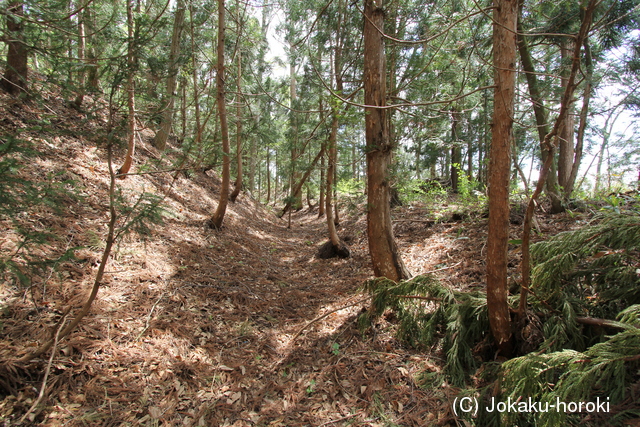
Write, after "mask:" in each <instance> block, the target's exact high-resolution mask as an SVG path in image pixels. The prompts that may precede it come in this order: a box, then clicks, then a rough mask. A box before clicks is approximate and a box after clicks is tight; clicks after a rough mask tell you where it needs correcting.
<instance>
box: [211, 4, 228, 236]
mask: <svg viewBox="0 0 640 427" xmlns="http://www.w3.org/2000/svg"><path fill="white" fill-rule="evenodd" d="M224 37H225V22H224V0H218V64H217V67H218V72H217V74H216V88H217V98H218V99H217V101H218V115H219V116H220V132H221V134H222V186H221V187H220V199H219V200H218V207H217V208H216V211H215V212H214V214H213V216H212V217H211V221H210V223H209V225H210V226H211V228H215V229H220V228H221V227H222V221H223V220H224V214H225V212H226V211H227V204H228V202H229V183H230V177H229V176H230V171H229V169H230V162H231V159H230V158H229V126H228V125H227V107H226V105H225V101H224Z"/></svg>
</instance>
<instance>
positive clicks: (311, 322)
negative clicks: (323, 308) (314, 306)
mask: <svg viewBox="0 0 640 427" xmlns="http://www.w3.org/2000/svg"><path fill="white" fill-rule="evenodd" d="M368 299H371V296H368V297H365V298H362V299H360V300H358V301H356V302H354V303H351V304H349V305H345V306H343V307H339V308H336V309H335V310H331V311H329V312H327V313H325V314H323V315H321V316H318V317H316V318H315V319H313V320H311V321H310V322H309V323H307V324H306V325H304V326H303V327H302V328H300V330H299V331H298V333H297V334H295V335H294V336H293V338H291V341H290V344H292V343H293V342H295V340H296V339H297V338H298V337H299V336H300V334H301V333H302V331H304V330H305V329H307V328H308V327H309V326H311V325H313V324H314V323H316V322H318V321H320V320H322V319H324V318H325V317H327V316H328V315H330V314H331V313H335V312H336V311H340V310H344V309H345V308H349V307H353V306H354V305H358V304H360V303H362V302H365V301H366V300H368Z"/></svg>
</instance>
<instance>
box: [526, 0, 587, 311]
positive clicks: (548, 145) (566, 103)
mask: <svg viewBox="0 0 640 427" xmlns="http://www.w3.org/2000/svg"><path fill="white" fill-rule="evenodd" d="M597 4H598V1H597V0H590V1H589V4H588V5H587V8H586V10H585V13H584V19H583V20H582V25H581V26H580V31H579V32H578V35H577V37H576V43H575V49H574V51H573V58H572V60H571V74H570V75H569V79H568V82H567V86H566V88H565V91H564V94H563V95H562V102H561V104H560V112H559V113H558V117H557V118H556V121H555V123H554V125H553V129H552V130H551V132H549V133H548V134H547V135H546V136H545V138H544V141H543V142H542V149H543V150H546V151H547V152H548V155H547V158H546V159H545V162H544V164H543V165H542V168H541V169H540V177H539V178H538V184H537V186H536V189H535V191H534V192H533V194H532V195H531V198H530V199H529V204H528V205H527V211H526V214H525V217H524V225H523V230H522V262H521V264H520V265H521V269H522V285H521V290H520V304H519V307H518V315H519V316H520V317H524V316H525V314H526V310H527V295H528V293H529V288H530V287H531V252H530V242H531V224H532V220H533V212H534V210H535V206H536V200H537V198H538V196H539V195H540V193H542V190H543V188H544V183H545V182H546V180H547V174H548V173H549V169H550V168H551V164H552V162H553V153H554V151H555V148H556V146H557V139H558V130H559V129H560V125H561V124H562V123H563V122H564V120H565V118H566V117H567V115H568V114H569V107H570V105H571V101H572V98H573V94H574V92H575V90H576V87H577V83H576V76H577V75H578V71H579V70H580V52H581V49H582V46H583V43H584V40H585V39H586V38H587V36H588V34H589V29H590V28H591V22H592V20H593V11H594V9H595V8H596V6H597Z"/></svg>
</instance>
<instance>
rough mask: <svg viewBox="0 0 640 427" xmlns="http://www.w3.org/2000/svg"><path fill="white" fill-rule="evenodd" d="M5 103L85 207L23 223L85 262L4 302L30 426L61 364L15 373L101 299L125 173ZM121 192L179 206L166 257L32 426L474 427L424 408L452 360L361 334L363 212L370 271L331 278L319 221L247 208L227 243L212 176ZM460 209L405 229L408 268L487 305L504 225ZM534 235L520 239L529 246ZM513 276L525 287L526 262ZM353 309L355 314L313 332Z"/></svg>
mask: <svg viewBox="0 0 640 427" xmlns="http://www.w3.org/2000/svg"><path fill="white" fill-rule="evenodd" d="M0 101H2V102H1V104H2V105H4V106H5V107H2V117H4V118H3V119H2V120H1V122H0V128H1V130H2V132H3V133H6V132H10V133H15V132H16V130H18V129H23V132H24V133H23V134H22V136H23V137H24V138H26V139H30V140H31V141H32V142H33V143H34V144H36V146H37V147H38V149H39V150H40V151H41V154H40V155H39V156H38V157H37V158H36V159H35V161H31V162H29V164H28V165H26V166H25V167H24V170H23V173H25V174H26V175H25V176H29V177H30V179H36V178H40V179H43V180H44V179H54V180H59V181H62V180H63V179H73V180H74V181H75V190H76V191H77V192H79V193H80V194H82V196H83V199H82V200H81V201H79V202H74V201H71V200H70V201H69V204H68V206H66V207H65V209H63V212H62V213H61V214H57V213H55V212H54V211H53V210H51V209H49V208H44V207H41V208H38V209H37V210H36V211H34V212H31V213H30V215H28V217H25V218H21V219H20V221H23V222H24V223H25V224H27V223H28V225H29V226H30V227H31V228H33V229H42V230H45V229H48V230H50V231H52V232H53V233H54V234H55V235H57V236H58V237H59V240H58V241H55V242H53V241H52V242H49V243H48V244H47V245H45V246H43V247H42V248H41V251H42V255H43V256H45V255H47V254H52V253H59V252H60V251H63V250H64V249H65V248H68V247H74V246H82V249H79V250H78V251H76V257H77V258H76V259H75V260H72V261H66V262H64V263H62V264H60V265H58V266H57V272H56V273H52V272H51V270H48V274H43V275H40V276H36V277H34V278H33V280H34V282H33V286H32V287H31V288H30V289H22V288H19V287H18V286H17V285H15V283H13V282H10V281H4V282H2V283H1V284H0V325H1V326H0V386H1V387H0V398H1V399H2V400H0V420H4V421H3V422H4V425H5V426H13V425H18V420H19V419H20V418H21V417H22V416H23V415H24V414H25V413H26V411H27V410H29V408H30V407H31V406H32V404H33V402H34V401H35V400H36V398H37V396H38V392H39V390H40V387H41V385H42V382H43V378H44V371H45V369H46V368H47V366H48V365H49V359H48V357H47V358H45V359H43V360H37V361H35V362H34V363H32V364H31V365H29V366H20V365H14V364H12V362H11V361H12V360H15V357H16V356H19V355H21V354H23V353H24V352H25V351H26V350H28V349H30V348H33V347H34V346H35V345H36V344H37V342H38V340H42V338H43V337H45V336H46V334H47V333H50V332H51V328H52V325H54V324H55V322H56V321H57V320H58V319H59V318H60V315H61V313H62V311H63V310H64V309H65V307H67V306H68V305H70V304H71V305H73V306H79V305H80V304H81V302H82V301H83V300H84V298H85V297H86V294H87V292H88V290H89V289H90V287H91V284H92V282H93V279H94V277H95V273H96V270H97V263H98V261H99V258H100V255H101V249H102V248H103V247H104V243H103V239H104V236H105V232H106V225H107V222H108V216H107V214H108V210H107V196H106V194H107V192H106V191H107V184H108V173H107V164H106V153H105V150H104V149H103V148H96V141H93V140H91V139H90V138H89V139H85V138H82V137H78V136H77V135H75V134H74V133H73V132H72V133H69V132H56V131H47V132H44V133H43V132H36V131H26V130H24V129H25V127H26V126H27V125H28V124H29V123H33V122H35V121H37V120H38V119H39V118H40V116H41V115H42V114H44V113H45V112H46V111H44V110H42V109H38V108H36V107H34V106H33V105H13V106H11V102H12V101H11V100H10V99H8V98H6V97H3V98H2V99H1V100H0ZM47 109H48V110H49V111H53V112H55V115H56V117H57V118H58V119H59V120H60V124H59V127H61V128H64V129H67V130H69V129H70V130H73V127H74V126H76V125H77V123H81V122H82V121H83V120H85V119H86V116H85V115H84V114H82V113H79V112H76V111H75V110H72V109H68V108H65V107H64V105H63V104H62V102H61V101H59V100H58V99H57V98H53V97H52V98H51V99H49V100H48V107H47ZM87 126H89V127H91V126H93V127H94V128H95V127H97V126H99V123H95V122H87ZM144 135H145V138H144V139H145V140H146V141H147V142H144V143H142V145H140V146H139V147H138V156H137V164H138V165H140V164H141V163H145V162H147V161H151V160H153V159H160V160H161V164H164V165H165V166H168V163H167V162H163V161H162V159H161V156H160V155H159V153H157V151H155V149H153V148H152V147H151V146H150V145H149V144H148V140H149V137H150V135H151V134H150V133H144ZM117 158H118V159H120V158H121V156H118V157H117ZM50 173H59V175H57V176H56V177H55V178H48V174H50ZM119 185H121V186H122V188H123V192H124V194H125V195H127V196H128V197H129V198H130V199H131V200H134V199H135V196H136V195H137V194H140V193H142V192H143V191H147V192H152V193H155V194H158V195H161V196H163V197H165V202H164V206H165V207H166V209H167V211H168V213H169V214H170V215H169V216H168V217H166V218H165V221H164V224H163V225H160V226H157V227H156V228H155V230H154V232H153V233H152V235H151V236H150V237H149V238H148V239H141V238H140V236H131V237H127V238H125V239H124V240H122V241H121V242H120V243H119V244H118V246H117V248H116V250H115V251H114V252H113V254H112V256H111V258H110V260H109V264H108V267H107V274H106V276H105V280H104V283H103V286H102V288H101V290H100V293H99V295H98V299H97V300H96V302H95V303H94V305H93V308H92V310H91V313H90V314H89V316H87V317H86V318H85V319H84V320H83V322H82V323H81V325H80V327H79V328H78V329H77V330H76V332H75V333H73V334H72V335H71V336H70V338H69V339H67V340H64V341H63V342H61V343H60V344H59V345H58V346H57V348H56V349H55V357H54V358H53V359H52V361H51V364H50V375H49V377H48V380H47V383H46V394H45V397H44V399H43V401H42V403H41V405H39V406H38V408H37V410H36V411H35V412H34V413H33V416H32V417H31V421H29V420H27V421H26V422H25V424H24V425H46V426H57V425H66V426H121V425H131V426H137V425H141V426H158V425H162V426H316V427H320V426H339V425H353V426H391V425H402V426H424V425H456V423H457V422H456V419H455V417H454V415H453V414H452V412H451V409H450V402H451V401H452V400H453V397H454V396H455V394H456V390H455V389H453V388H451V387H449V386H448V385H447V384H443V385H442V387H441V388H439V389H430V390H424V389H421V388H420V386H419V384H418V382H417V378H418V377H419V375H418V374H419V373H420V372H424V371H437V370H438V369H439V365H440V358H439V356H438V352H437V348H434V349H433V351H432V352H431V354H429V355H426V354H424V353H420V352H417V351H414V350H412V349H409V348H406V347H404V346H403V345H402V344H401V343H399V342H398V341H397V340H396V339H395V338H394V337H393V330H394V328H393V324H392V322H387V321H382V322H381V323H380V324H379V325H377V327H376V328H375V329H374V332H369V333H367V334H364V335H363V334H361V333H360V332H359V331H358V330H357V328H356V325H355V319H356V317H357V315H358V313H359V312H360V311H361V310H362V309H364V308H365V307H366V305H367V303H366V302H362V301H361V300H362V299H363V297H364V296H363V295H362V294H360V293H359V291H358V289H359V288H360V287H361V286H362V284H363V283H364V281H365V280H367V279H368V278H370V276H371V270H370V265H369V258H368V249H367V242H366V235H365V228H366V227H365V217H364V213H363V209H364V207H363V205H357V204H352V205H351V207H350V208H349V209H345V210H343V213H342V217H343V218H342V223H341V225H340V228H339V232H340V234H341V235H342V236H343V238H345V240H347V241H348V244H349V246H350V248H351V250H352V257H351V258H350V259H347V260H321V259H317V258H316V257H315V253H316V251H317V249H318V247H319V246H320V245H321V244H322V243H323V242H324V241H325V240H326V231H325V230H326V226H325V223H324V219H319V218H318V217H317V212H314V211H309V210H305V211H301V212H297V213H295V214H294V215H293V218H292V227H291V228H287V222H286V221H285V220H281V219H278V218H277V217H276V216H275V215H274V214H273V213H272V212H271V211H270V210H269V209H267V208H265V207H264V206H262V205H260V204H258V203H257V202H256V201H254V200H253V199H252V198H251V197H250V195H248V194H246V193H243V194H241V196H240V197H239V199H238V201H237V203H235V204H231V205H230V206H229V209H228V211H227V216H226V218H225V222H224V227H223V229H222V230H221V231H213V230H210V229H208V228H207V227H206V221H207V218H208V217H209V216H210V214H211V213H212V212H213V210H214V208H215V206H216V201H217V195H218V186H219V181H218V180H217V178H216V177H214V176H213V174H212V173H211V172H208V173H206V174H205V173H197V174H195V175H193V176H192V177H191V178H189V179H187V178H186V177H185V176H184V175H182V174H181V175H179V176H178V178H177V179H176V180H175V181H173V180H172V178H171V175H170V174H148V175H133V176H130V177H128V178H127V179H125V180H123V181H119ZM451 203H452V202H450V203H449V204H448V205H447V203H444V204H443V203H440V204H437V205H435V204H434V205H424V204H418V205H413V206H412V207H404V208H399V209H397V210H396V211H395V212H394V218H395V222H394V225H395V232H396V235H397V238H398V242H399V246H400V249H401V251H402V255H403V258H404V260H405V262H406V263H407V264H408V266H409V268H410V270H411V271H412V272H413V273H414V274H421V273H425V272H428V271H433V270H437V272H436V274H437V275H438V276H439V277H440V279H441V280H442V281H443V283H446V284H448V285H450V286H452V287H456V288H471V287H482V286H483V281H484V258H483V257H484V254H485V252H484V242H485V237H486V219H485V218H483V215H482V213H481V212H478V213H475V214H469V209H467V210H466V211H465V212H467V213H466V214H464V215H462V216H461V215H457V214H455V212H456V208H455V206H452V205H451ZM452 212H454V214H452ZM577 221H579V218H577V219H576V218H569V217H566V216H560V217H556V218H548V219H546V220H541V221H540V227H541V228H542V231H547V232H555V230H556V229H557V228H558V227H561V228H565V227H569V226H572V225H573V224H576V223H577ZM514 222H516V223H517V222H518V221H517V218H515V220H514ZM563 224H564V225H563ZM1 226H2V228H3V229H5V230H7V231H6V232H3V233H2V234H0V238H1V239H2V245H1V247H0V250H1V251H3V252H2V255H3V256H5V255H6V254H7V251H9V250H11V248H12V246H11V245H12V244H13V242H15V235H14V234H13V233H11V232H10V231H8V230H9V229H10V223H9V222H8V221H4V223H3V224H2V225H1ZM519 228H520V226H519V225H517V224H515V225H514V226H513V238H519V236H518V234H517V233H518V229H519ZM512 258H513V260H514V264H513V265H512V266H511V267H513V268H514V269H515V267H517V261H518V258H519V254H518V253H517V252H516V251H515V249H514V250H513V251H512ZM514 274H515V273H514ZM340 307H346V308H344V309H341V310H337V311H335V312H332V313H331V314H329V315H328V316H326V317H324V318H322V319H320V320H318V321H316V322H314V323H312V324H310V325H308V323H309V322H310V321H311V320H313V319H316V318H317V317H319V316H320V315H322V314H325V313H328V312H330V311H332V310H335V309H337V308H340ZM305 325H308V326H307V327H306V328H305V329H304V330H303V331H302V333H300V335H299V336H298V337H297V339H295V340H293V338H294V337H295V336H296V334H297V333H298V332H299V331H300V330H301V329H302V328H303V327H305Z"/></svg>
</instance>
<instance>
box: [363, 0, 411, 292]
mask: <svg viewBox="0 0 640 427" xmlns="http://www.w3.org/2000/svg"><path fill="white" fill-rule="evenodd" d="M382 3H383V1H382V0H365V2H364V4H365V7H364V15H365V17H364V55H365V58H364V91H365V95H364V97H365V104H366V105H369V106H371V107H368V108H366V109H365V136H366V140H367V201H368V203H367V236H368V238H369V253H370V254H371V263H372V265H373V272H374V274H375V275H376V276H377V277H387V278H388V279H391V280H393V281H400V280H403V279H408V278H409V277H410V276H411V275H410V273H409V271H408V270H407V268H406V267H405V265H404V263H403V262H402V259H401V258H400V255H399V253H398V247H397V245H396V242H395V238H394V236H393V228H392V224H391V209H390V206H389V175H388V166H389V163H390V162H391V154H392V149H393V147H392V146H391V143H390V138H389V128H388V121H387V114H386V110H385V109H382V108H376V107H382V106H384V105H385V99H386V83H385V81H386V73H385V55H384V40H383V38H382V35H381V33H380V29H382V28H384V11H383V8H382V7H383V4H382Z"/></svg>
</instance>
